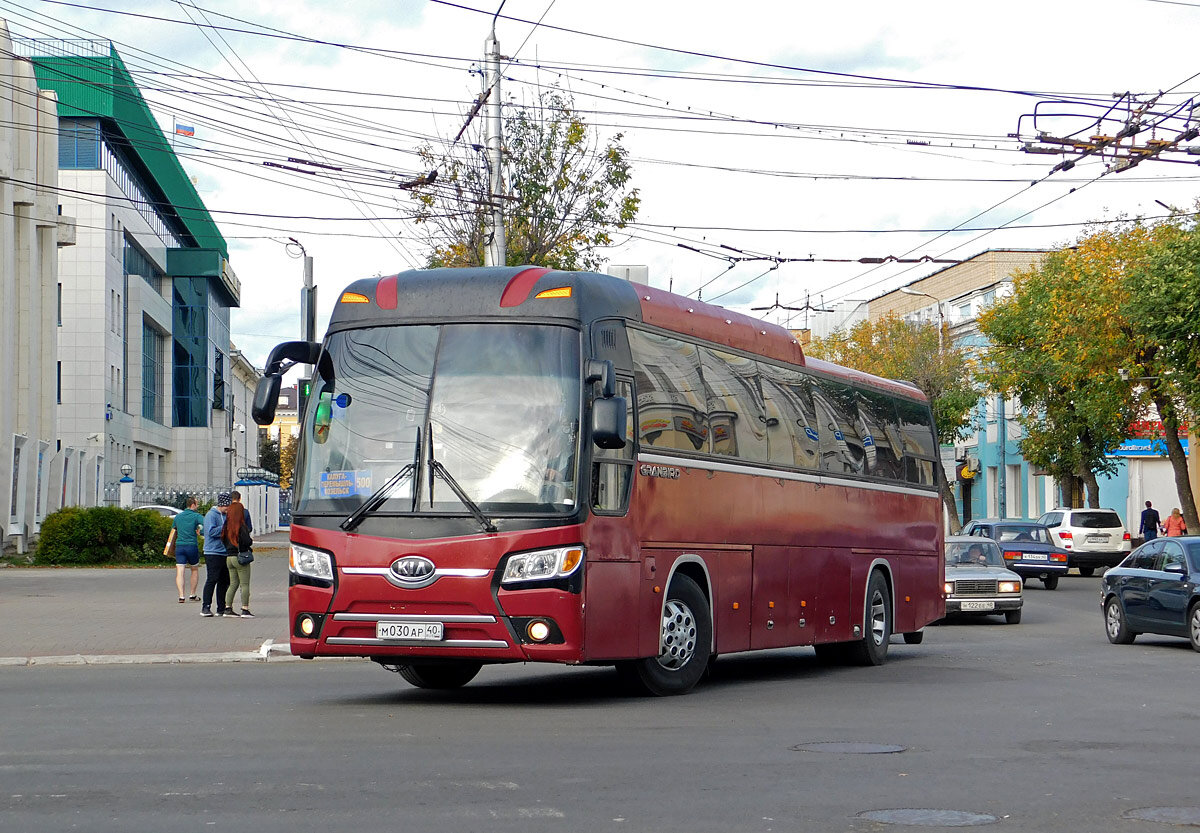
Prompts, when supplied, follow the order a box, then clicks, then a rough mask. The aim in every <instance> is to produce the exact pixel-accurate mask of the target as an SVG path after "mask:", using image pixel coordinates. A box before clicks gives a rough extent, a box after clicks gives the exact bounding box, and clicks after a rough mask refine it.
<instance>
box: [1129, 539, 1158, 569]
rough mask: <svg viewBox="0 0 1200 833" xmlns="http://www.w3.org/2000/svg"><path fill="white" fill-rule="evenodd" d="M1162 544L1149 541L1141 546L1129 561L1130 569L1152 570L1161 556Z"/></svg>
mask: <svg viewBox="0 0 1200 833" xmlns="http://www.w3.org/2000/svg"><path fill="white" fill-rule="evenodd" d="M1162 548H1163V542H1162V541H1151V542H1150V543H1149V544H1145V545H1143V546H1142V547H1141V548H1139V549H1138V551H1137V552H1136V553H1135V554H1134V556H1133V558H1132V559H1130V564H1129V566H1130V567H1133V568H1135V569H1138V570H1153V569H1154V565H1155V563H1156V562H1157V561H1158V559H1159V556H1160V555H1161V554H1162Z"/></svg>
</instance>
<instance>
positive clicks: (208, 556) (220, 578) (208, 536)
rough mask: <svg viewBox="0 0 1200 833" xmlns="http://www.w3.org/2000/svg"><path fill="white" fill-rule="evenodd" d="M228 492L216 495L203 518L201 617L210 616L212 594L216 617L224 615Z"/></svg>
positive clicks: (227, 569)
mask: <svg viewBox="0 0 1200 833" xmlns="http://www.w3.org/2000/svg"><path fill="white" fill-rule="evenodd" d="M230 502H231V500H230V496H229V492H221V494H219V495H217V503H216V505H215V506H214V507H213V508H212V509H209V510H208V514H207V515H205V516H204V598H203V601H202V604H201V607H200V615H201V616H212V615H213V611H212V600H213V593H216V596H217V615H218V616H224V615H225V593H226V591H227V590H228V589H229V568H228V567H227V566H226V565H225V557H226V555H228V553H227V552H226V550H225V541H224V540H222V533H224V532H225V512H226V511H228V509H229V504H230Z"/></svg>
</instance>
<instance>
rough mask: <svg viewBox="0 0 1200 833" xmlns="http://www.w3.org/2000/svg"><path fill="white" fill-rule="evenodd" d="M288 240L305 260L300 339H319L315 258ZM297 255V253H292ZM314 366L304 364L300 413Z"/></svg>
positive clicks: (296, 241)
mask: <svg viewBox="0 0 1200 833" xmlns="http://www.w3.org/2000/svg"><path fill="white" fill-rule="evenodd" d="M288 242H289V243H290V244H291V245H293V246H295V247H296V248H298V249H299V250H300V256H301V257H302V258H303V261H304V279H303V281H304V282H303V284H302V285H301V287H300V339H301V340H302V341H316V340H317V287H316V286H315V285H314V283H313V259H312V256H311V255H309V253H308V252H307V251H306V250H305V248H304V246H303V245H302V244H301V243H300V241H299V240H297V239H296V238H295V237H289V238H288ZM292 256H293V257H295V255H294V254H293V255H292ZM312 374H313V367H312V365H311V364H306V365H304V375H303V377H302V378H301V379H300V382H299V385H298V386H297V388H296V392H297V394H298V397H299V399H300V401H299V402H297V406H298V408H299V412H300V415H301V416H303V414H304V401H303V400H304V399H305V398H306V397H307V394H308V390H307V389H308V386H309V385H310V384H311V383H312Z"/></svg>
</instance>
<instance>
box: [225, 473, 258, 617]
mask: <svg viewBox="0 0 1200 833" xmlns="http://www.w3.org/2000/svg"><path fill="white" fill-rule="evenodd" d="M230 499H231V502H230V504H229V510H228V512H227V513H226V515H225V532H224V535H223V536H222V537H223V539H224V541H225V548H226V552H228V556H227V557H226V561H225V563H226V564H227V565H228V567H229V590H227V591H226V593H225V615H226V616H233V617H237V616H239V615H240V616H242V617H245V618H253V617H254V614H253V613H251V612H250V565H251V563H252V562H253V561H254V552H253V550H252V549H251V546H252V544H253V543H254V539H253V538H251V537H250V533H251V532H253V531H254V528H253V526H252V525H251V523H250V513H248V512H247V511H246V507H244V506H242V496H241V494H240V493H239V492H233V493H232V494H231V495H230ZM239 589H240V590H241V591H242V611H241V613H240V614H239V613H237V612H235V611H234V607H233V599H234V596H235V595H236V594H237V591H238V590H239Z"/></svg>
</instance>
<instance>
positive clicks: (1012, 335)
mask: <svg viewBox="0 0 1200 833" xmlns="http://www.w3.org/2000/svg"><path fill="white" fill-rule="evenodd" d="M1178 233H1179V229H1178V228H1177V227H1176V226H1174V225H1172V224H1161V225H1155V226H1150V225H1145V224H1141V223H1137V222H1131V223H1127V224H1123V225H1119V226H1115V227H1110V228H1104V229H1099V230H1090V231H1089V232H1088V233H1085V235H1084V236H1083V237H1081V238H1080V239H1079V241H1078V242H1077V243H1076V244H1075V245H1074V246H1071V247H1069V248H1064V249H1061V250H1059V251H1056V252H1053V253H1051V254H1050V255H1049V256H1048V257H1047V258H1046V259H1045V260H1044V261H1043V262H1042V263H1041V264H1040V265H1038V266H1035V267H1033V268H1031V269H1029V270H1026V271H1023V272H1019V273H1017V274H1016V275H1015V276H1014V280H1013V294H1012V295H1011V296H1009V297H1008V298H1006V299H1004V300H1002V301H1000V302H998V303H997V304H995V305H994V306H992V307H991V308H990V309H988V310H986V311H985V312H984V313H983V314H982V315H981V316H980V318H979V328H980V331H981V332H982V333H983V334H984V335H986V336H987V337H988V339H989V341H990V342H991V347H990V348H989V350H988V351H987V353H986V359H987V360H986V363H985V366H984V371H983V374H982V376H983V378H984V380H985V381H986V382H987V384H988V386H989V387H990V388H991V389H993V390H995V391H997V392H1000V393H1003V394H1005V395H1015V396H1017V397H1018V398H1019V399H1020V401H1021V403H1022V405H1023V406H1024V414H1023V415H1022V416H1021V417H1020V420H1021V422H1022V424H1023V425H1024V427H1025V430H1026V437H1025V438H1024V439H1023V440H1022V443H1021V451H1022V454H1024V456H1025V457H1026V459H1028V460H1029V461H1030V462H1033V463H1036V464H1038V465H1040V466H1042V467H1044V468H1046V469H1047V470H1048V471H1049V472H1050V473H1051V474H1053V475H1055V476H1056V477H1057V478H1058V479H1059V480H1060V481H1066V480H1069V479H1070V478H1072V477H1078V478H1080V480H1082V482H1083V483H1084V485H1085V488H1086V491H1087V499H1088V505H1089V506H1096V505H1098V502H1099V485H1098V482H1097V475H1100V474H1111V473H1113V472H1114V471H1115V463H1114V461H1113V460H1112V459H1111V458H1109V457H1107V456H1106V455H1107V454H1108V453H1109V452H1111V451H1112V450H1113V449H1114V448H1116V446H1117V445H1119V444H1120V443H1121V442H1122V440H1124V439H1125V438H1126V437H1127V435H1128V432H1129V426H1130V424H1131V423H1132V422H1133V421H1135V420H1140V419H1147V418H1149V417H1151V416H1152V415H1153V414H1154V413H1157V415H1158V417H1159V418H1160V419H1161V420H1162V423H1163V427H1164V431H1163V434H1164V436H1163V439H1164V440H1165V444H1166V447H1167V455H1168V458H1169V459H1170V461H1171V464H1172V467H1173V469H1174V471H1175V481H1176V486H1177V488H1178V491H1179V497H1180V503H1181V507H1182V508H1183V510H1184V514H1185V517H1187V520H1188V523H1189V524H1191V523H1194V521H1195V503H1194V500H1193V498H1192V493H1191V487H1190V484H1189V483H1188V478H1187V463H1186V457H1185V454H1184V452H1183V447H1182V444H1181V443H1180V441H1179V427H1180V421H1181V418H1182V416H1183V412H1182V410H1181V405H1182V398H1181V392H1180V389H1179V387H1178V385H1177V384H1176V382H1175V381H1174V380H1173V379H1172V377H1171V376H1170V374H1169V373H1167V372H1166V370H1167V365H1166V364H1165V363H1164V359H1165V358H1166V356H1165V354H1164V351H1163V348H1162V344H1161V343H1160V342H1159V341H1158V340H1156V338H1155V337H1154V336H1153V335H1152V334H1151V333H1148V332H1146V331H1145V329H1144V328H1142V327H1140V326H1139V324H1138V321H1137V319H1136V317H1135V305H1134V304H1132V297H1131V276H1133V275H1135V274H1138V273H1139V272H1144V271H1145V270H1146V269H1147V267H1148V264H1149V263H1151V262H1152V261H1153V258H1154V253H1155V252H1157V251H1160V250H1161V249H1162V247H1163V246H1165V245H1167V244H1168V243H1169V242H1170V241H1171V240H1172V239H1174V238H1175V237H1176V236H1177V235H1178ZM1067 498H1068V496H1067V495H1064V502H1065V501H1066V500H1067Z"/></svg>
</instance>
